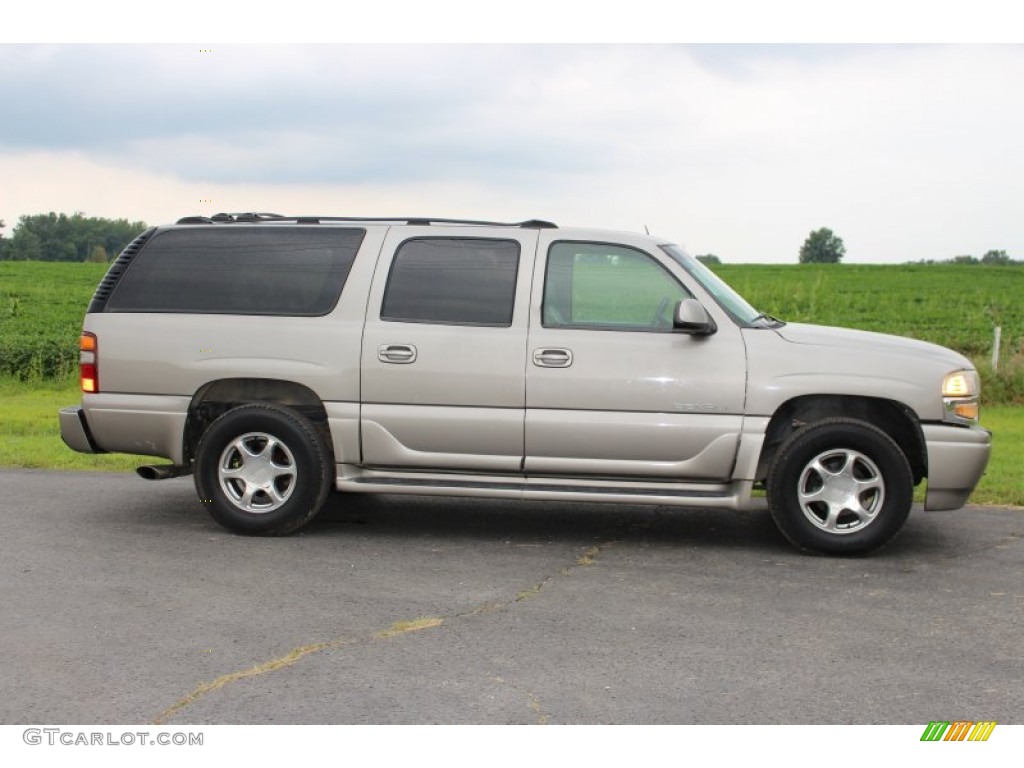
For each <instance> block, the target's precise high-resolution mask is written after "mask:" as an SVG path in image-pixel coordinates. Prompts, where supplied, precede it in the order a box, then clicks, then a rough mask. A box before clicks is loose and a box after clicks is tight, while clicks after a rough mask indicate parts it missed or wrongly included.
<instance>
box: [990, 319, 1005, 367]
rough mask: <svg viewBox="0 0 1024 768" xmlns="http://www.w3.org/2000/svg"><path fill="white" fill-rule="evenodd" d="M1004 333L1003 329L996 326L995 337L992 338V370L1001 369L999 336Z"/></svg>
mask: <svg viewBox="0 0 1024 768" xmlns="http://www.w3.org/2000/svg"><path fill="white" fill-rule="evenodd" d="M1002 335H1003V329H1002V328H1001V327H1000V326H998V325H997V326H996V333H995V338H994V339H993V340H992V372H993V373H995V372H996V371H998V370H999V337H1000V336H1002Z"/></svg>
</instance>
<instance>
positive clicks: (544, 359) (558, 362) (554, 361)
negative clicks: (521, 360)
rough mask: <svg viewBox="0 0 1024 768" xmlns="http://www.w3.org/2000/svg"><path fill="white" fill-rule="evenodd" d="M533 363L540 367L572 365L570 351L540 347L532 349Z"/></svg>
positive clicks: (566, 366)
mask: <svg viewBox="0 0 1024 768" xmlns="http://www.w3.org/2000/svg"><path fill="white" fill-rule="evenodd" d="M533 364H534V365H536V366H538V367H540V368H568V367H569V366H570V365H572V351H571V350H568V349H561V348H557V349H554V348H551V347H542V348H540V349H535V350H533Z"/></svg>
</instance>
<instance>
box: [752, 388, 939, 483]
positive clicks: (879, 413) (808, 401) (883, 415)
mask: <svg viewBox="0 0 1024 768" xmlns="http://www.w3.org/2000/svg"><path fill="white" fill-rule="evenodd" d="M833 416H846V417H848V418H854V419H860V420H861V421H865V422H867V423H868V424H872V425H874V426H876V427H878V428H879V429H880V430H882V431H883V432H885V433H886V434H887V435H889V437H891V438H892V439H893V440H895V441H896V444H897V445H899V447H900V449H901V450H902V451H903V454H904V455H905V456H906V457H907V462H908V463H909V464H910V471H911V473H912V474H913V477H914V485H917V484H918V483H920V482H921V480H922V479H923V478H924V477H926V476H927V474H928V454H927V451H926V448H925V442H924V433H923V432H922V431H921V424H920V422H919V421H918V420H917V417H916V416H915V414H914V412H913V411H911V410H910V409H909V408H908V407H907V406H905V405H903V404H901V403H897V402H895V401H893V400H884V399H881V398H871V397H853V396H850V395H812V396H808V397H798V398H794V399H793V400H789V401H788V402H786V403H784V404H783V405H782V407H780V408H779V409H778V410H777V411H776V412H775V414H774V415H773V416H772V418H771V421H770V422H769V423H768V429H767V431H766V432H765V440H764V446H763V447H762V448H761V457H760V459H759V460H758V464H757V480H758V482H764V480H765V478H766V477H767V474H768V467H769V466H770V465H771V462H772V459H773V458H774V457H775V453H776V451H777V450H778V449H779V446H781V445H782V444H783V443H784V442H785V441H786V440H787V438H789V436H790V435H791V434H793V433H794V432H795V431H796V430H798V429H800V428H801V427H802V426H804V425H805V424H810V423H812V422H815V421H819V420H821V419H825V418H829V417H833Z"/></svg>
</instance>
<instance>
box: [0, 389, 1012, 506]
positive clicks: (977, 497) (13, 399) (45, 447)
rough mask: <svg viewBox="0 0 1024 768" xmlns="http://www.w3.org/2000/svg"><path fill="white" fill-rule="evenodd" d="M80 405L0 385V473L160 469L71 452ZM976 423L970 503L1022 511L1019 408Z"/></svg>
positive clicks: (75, 396) (63, 393) (991, 411)
mask: <svg viewBox="0 0 1024 768" xmlns="http://www.w3.org/2000/svg"><path fill="white" fill-rule="evenodd" d="M80 401H81V397H80V395H79V392H78V387H77V384H76V382H75V381H74V380H72V381H52V380H45V379H44V380H39V381H34V382H24V381H15V380H13V379H0V404H2V405H0V467H32V468H40V469H80V470H105V471H115V472H116V471H121V472H127V471H132V470H134V469H135V468H136V467H138V466H139V465H141V464H151V463H153V462H154V461H155V462H156V463H166V462H164V460H162V459H154V458H153V457H152V456H130V455H127V454H119V453H118V454H109V455H96V456H94V455H91V454H85V453H76V452H75V451H72V450H71V449H70V448H68V447H67V446H66V445H64V443H63V441H62V440H61V439H60V428H59V427H58V424H57V411H58V410H60V409H61V408H62V407H64V406H66V405H74V404H76V403H79V402H80ZM981 421H982V423H983V424H984V425H985V426H986V427H987V428H988V429H990V430H992V432H993V434H994V437H993V441H992V460H991V461H990V462H989V465H988V472H987V473H986V474H985V477H983V478H982V480H981V483H980V484H979V485H978V488H977V489H976V490H975V492H974V495H973V496H971V502H972V503H975V504H1009V505H1014V506H1024V476H1022V474H1021V467H1024V406H1012V405H998V406H996V405H989V406H986V407H984V408H983V409H982V413H981Z"/></svg>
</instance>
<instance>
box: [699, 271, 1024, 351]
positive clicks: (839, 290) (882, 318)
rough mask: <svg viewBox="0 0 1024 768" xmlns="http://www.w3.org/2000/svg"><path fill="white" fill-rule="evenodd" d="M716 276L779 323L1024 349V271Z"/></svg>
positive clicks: (956, 345) (978, 347)
mask: <svg viewBox="0 0 1024 768" xmlns="http://www.w3.org/2000/svg"><path fill="white" fill-rule="evenodd" d="M715 272H716V273H717V274H718V275H719V276H720V277H721V278H722V279H723V280H725V281H726V282H727V283H729V284H730V285H731V286H732V287H733V288H735V289H736V290H737V291H739V292H740V293H741V294H742V295H743V296H744V297H745V298H746V299H747V301H749V302H750V303H751V304H752V305H753V306H755V307H757V308H758V309H760V310H761V311H763V312H767V313H768V314H769V315H773V316H774V317H778V318H779V319H781V320H788V321H790V322H799V323H818V324H820V325H839V326H844V327H848V328H860V329H862V330H866V331H879V332H881V333H892V334H896V335H897V336H912V337H914V338H917V339H923V340H924V341H932V342H935V343H936V344H941V345H942V346H944V347H951V348H952V349H955V350H958V351H959V352H962V353H964V354H965V355H967V356H968V357H972V358H981V357H990V356H991V354H992V330H993V328H994V327H995V326H997V325H998V326H1001V327H1002V329H1003V330H1002V349H1003V351H1004V353H1006V354H1007V355H1009V354H1010V353H1011V352H1013V353H1016V354H1021V352H1022V344H1024V267H1020V266H1012V267H992V266H980V265H967V264H928V265H924V264H901V265H865V264H790V265H775V264H758V265H749V264H723V265H721V266H716V267H715Z"/></svg>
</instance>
